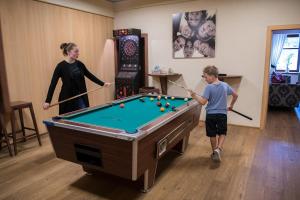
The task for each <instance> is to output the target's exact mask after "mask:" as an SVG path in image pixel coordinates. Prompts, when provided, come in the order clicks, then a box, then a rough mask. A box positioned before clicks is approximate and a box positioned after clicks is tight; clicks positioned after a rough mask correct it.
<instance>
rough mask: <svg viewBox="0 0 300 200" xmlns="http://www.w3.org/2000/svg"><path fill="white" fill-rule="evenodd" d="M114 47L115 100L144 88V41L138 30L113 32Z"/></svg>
mask: <svg viewBox="0 0 300 200" xmlns="http://www.w3.org/2000/svg"><path fill="white" fill-rule="evenodd" d="M113 36H114V38H115V47H116V65H117V66H116V78H115V83H116V90H115V98H116V99H120V98H124V97H128V96H131V95H134V94H137V93H138V92H139V88H141V87H143V86H145V78H144V77H145V64H144V63H145V62H144V41H143V40H142V38H141V30H140V29H119V30H114V31H113Z"/></svg>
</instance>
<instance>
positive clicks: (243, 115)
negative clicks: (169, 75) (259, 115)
mask: <svg viewBox="0 0 300 200" xmlns="http://www.w3.org/2000/svg"><path fill="white" fill-rule="evenodd" d="M168 81H169V82H170V83H172V84H174V85H176V86H178V87H181V88H183V89H185V90H187V91H188V89H187V88H186V87H184V86H182V85H180V84H178V83H175V82H174V81H170V80H168ZM195 94H196V95H198V96H201V95H199V94H197V93H195ZM230 111H232V112H234V113H236V114H238V115H241V116H242V117H245V118H247V119H249V120H253V119H252V118H251V117H249V116H247V115H245V114H243V113H240V112H238V111H236V110H233V109H231V110H230Z"/></svg>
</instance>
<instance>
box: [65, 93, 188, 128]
mask: <svg viewBox="0 0 300 200" xmlns="http://www.w3.org/2000/svg"><path fill="white" fill-rule="evenodd" d="M139 99H140V98H137V99H134V100H130V101H125V102H121V103H124V105H125V107H124V108H120V103H118V104H114V105H112V106H107V107H103V108H98V109H94V110H91V111H88V112H85V113H82V114H76V115H71V116H69V117H68V116H66V117H64V118H65V119H67V120H70V121H73V122H79V123H86V124H90V125H96V126H103V127H109V128H116V129H122V130H125V131H126V132H128V133H135V132H136V130H137V129H138V128H139V127H141V126H144V125H145V124H147V123H149V122H151V121H153V120H155V119H157V118H158V117H161V116H163V115H165V114H167V113H169V112H174V111H172V106H175V107H176V108H177V107H180V106H182V105H184V104H186V103H187V102H186V101H184V100H183V99H182V98H181V99H177V98H176V99H174V100H171V99H170V98H169V99H168V100H166V99H164V98H162V99H161V100H160V102H161V103H162V106H163V107H164V108H165V111H164V112H161V111H160V107H158V106H157V105H156V103H157V102H158V100H157V98H156V97H154V100H153V101H151V100H150V97H149V96H145V97H143V99H144V101H145V102H141V101H140V100H139ZM190 100H191V99H189V101H190ZM166 102H169V103H170V106H169V108H166V107H165V104H166Z"/></svg>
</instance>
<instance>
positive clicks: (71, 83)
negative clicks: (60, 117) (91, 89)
mask: <svg viewBox="0 0 300 200" xmlns="http://www.w3.org/2000/svg"><path fill="white" fill-rule="evenodd" d="M60 49H61V50H62V52H63V55H64V56H65V60H63V61H62V62H60V63H58V64H57V66H56V68H55V70H54V73H53V76H52V80H51V84H50V86H49V90H48V95H47V98H46V101H45V103H44V106H43V107H44V109H48V108H49V106H50V102H51V100H52V96H53V93H54V90H55V87H56V84H57V82H58V79H59V78H61V80H62V83H63V85H62V87H61V91H60V94H59V99H58V101H63V100H65V99H68V98H70V97H74V96H76V95H78V94H82V93H84V92H86V91H87V89H86V84H85V79H84V77H85V76H86V77H87V78H89V79H90V80H91V81H93V82H95V83H97V84H98V85H101V86H105V87H108V86H110V85H111V83H104V82H103V81H101V80H99V79H98V78H97V77H95V76H94V75H93V74H92V73H90V72H89V71H88V69H87V68H86V67H85V65H84V64H83V63H82V62H80V61H79V60H77V58H78V56H79V49H78V47H77V45H76V44H74V43H63V44H61V45H60ZM85 107H89V100H88V96H87V95H83V96H81V97H78V98H75V99H72V100H70V101H66V102H64V103H61V104H59V114H64V113H67V112H72V111H75V110H78V109H82V108H85Z"/></svg>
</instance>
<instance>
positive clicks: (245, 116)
mask: <svg viewBox="0 0 300 200" xmlns="http://www.w3.org/2000/svg"><path fill="white" fill-rule="evenodd" d="M230 111H232V112H234V113H236V114H238V115H241V116H243V117H245V118H247V119H249V120H253V119H252V118H251V117H249V116H247V115H244V114H243V113H240V112H238V111H236V110H233V109H231V110H230Z"/></svg>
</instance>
